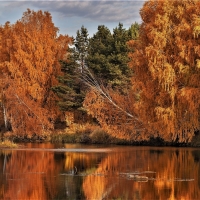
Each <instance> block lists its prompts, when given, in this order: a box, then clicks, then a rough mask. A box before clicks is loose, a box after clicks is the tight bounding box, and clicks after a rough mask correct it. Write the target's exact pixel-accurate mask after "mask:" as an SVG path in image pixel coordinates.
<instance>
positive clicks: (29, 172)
mask: <svg viewBox="0 0 200 200" xmlns="http://www.w3.org/2000/svg"><path fill="white" fill-rule="evenodd" d="M0 199H10V200H15V199H19V200H27V199H31V200H32V199H33V200H39V199H41V200H45V199H70V200H76V199H81V200H82V199H83V200H84V199H89V200H99V199H105V200H106V199H109V200H110V199H113V200H114V199H117V200H120V199H121V200H124V199H125V200H126V199H127V200H129V199H130V200H131V199H140V200H143V199H145V200H151V199H152V200H154V199H155V200H157V199H159V200H160V199H161V200H162V199H163V200H167V199H170V200H172V199H177V200H179V199H182V200H183V199H185V200H195V199H200V149H194V148H169V147H165V148H163V147H162V148H161V147H130V146H129V147H127V146H97V145H77V144H76V145H75V144H60V145H58V144H57V145H53V144H26V145H25V146H23V147H22V148H21V149H17V150H8V149H4V150H0Z"/></svg>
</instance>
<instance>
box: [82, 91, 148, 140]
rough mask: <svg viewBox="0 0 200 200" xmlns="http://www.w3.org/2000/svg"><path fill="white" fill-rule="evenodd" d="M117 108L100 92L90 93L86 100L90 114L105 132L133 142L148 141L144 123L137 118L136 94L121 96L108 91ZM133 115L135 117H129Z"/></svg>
mask: <svg viewBox="0 0 200 200" xmlns="http://www.w3.org/2000/svg"><path fill="white" fill-rule="evenodd" d="M107 93H108V94H109V96H110V97H111V99H112V101H113V102H114V103H115V104H116V105H117V106H120V107H116V106H114V105H113V103H111V102H110V101H109V100H108V99H106V98H104V97H103V96H102V95H100V94H99V93H98V92H95V91H93V90H91V91H89V92H88V93H87V95H86V97H85V100H84V106H85V108H87V110H88V113H89V114H90V115H92V116H93V117H95V118H96V119H97V120H98V121H99V123H100V125H101V126H102V127H103V129H104V130H105V131H107V132H108V133H109V134H110V135H112V136H114V137H117V138H121V139H123V138H126V139H129V140H132V141H140V140H143V139H147V138H146V136H145V130H144V128H143V125H142V123H141V122H140V121H139V119H138V118H137V116H136V111H137V106H135V107H133V106H132V104H133V102H134V101H135V98H136V96H135V94H133V93H131V92H130V93H129V94H128V95H120V94H119V93H118V92H117V91H113V90H111V89H109V90H107ZM128 113H131V114H132V115H133V116H129V115H128Z"/></svg>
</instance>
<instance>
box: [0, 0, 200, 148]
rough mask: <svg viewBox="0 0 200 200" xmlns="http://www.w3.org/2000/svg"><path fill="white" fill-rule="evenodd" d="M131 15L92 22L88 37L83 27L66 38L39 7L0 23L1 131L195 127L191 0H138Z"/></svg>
mask: <svg viewBox="0 0 200 200" xmlns="http://www.w3.org/2000/svg"><path fill="white" fill-rule="evenodd" d="M140 15H141V18H142V23H141V24H138V23H136V22H133V24H132V25H131V27H129V28H128V29H125V28H124V27H123V23H121V22H120V23H119V24H118V25H117V26H116V28H114V29H113V30H112V31H111V30H109V29H108V28H107V27H106V26H105V25H99V26H98V27H97V32H96V33H95V34H94V35H93V36H92V37H89V33H88V30H87V28H86V27H84V26H82V27H80V30H77V34H76V37H70V36H69V35H67V33H66V35H61V34H58V32H59V29H58V28H57V27H56V26H55V25H54V23H53V21H52V16H51V14H50V13H49V12H48V11H42V10H39V11H33V10H30V9H27V11H25V12H24V13H23V15H22V18H21V19H19V20H18V21H16V23H14V24H11V23H10V22H6V23H5V24H4V25H1V26H0V70H1V72H0V81H1V83H0V89H1V90H0V93H1V95H0V104H1V110H0V128H1V132H2V135H6V134H7V135H12V136H17V137H18V136H19V137H20V138H23V137H26V138H27V137H33V136H34V137H40V136H41V135H45V134H51V133H57V134H59V133H60V132H63V133H65V134H71V132H72V131H73V130H74V129H75V128H78V129H79V134H82V132H81V131H80V129H81V127H83V126H84V127H90V128H91V127H93V126H95V127H96V130H102V134H104V133H107V134H108V135H109V136H111V137H113V138H117V139H121V140H126V141H133V142H142V141H150V140H151V139H152V138H159V139H161V140H162V141H165V142H169V143H185V144H188V143H190V142H191V141H192V140H193V138H194V137H196V136H199V135H200V1H197V0H185V1H181V0H174V1H168V0H167V1H154V0H148V1H146V2H145V3H144V5H143V7H142V8H141V9H140ZM75 125H76V127H75ZM72 129H73V130H72ZM84 131H85V132H87V131H88V128H85V129H84ZM99 132H100V134H101V131H99ZM97 142H98V139H97Z"/></svg>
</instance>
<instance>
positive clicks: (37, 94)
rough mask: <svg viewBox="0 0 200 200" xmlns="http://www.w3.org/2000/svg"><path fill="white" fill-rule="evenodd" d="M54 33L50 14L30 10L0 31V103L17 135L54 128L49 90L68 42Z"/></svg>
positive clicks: (51, 94) (56, 115)
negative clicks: (0, 102)
mask: <svg viewBox="0 0 200 200" xmlns="http://www.w3.org/2000/svg"><path fill="white" fill-rule="evenodd" d="M57 33H58V28H57V27H55V26H54V24H53V22H52V18H51V15H50V13H49V12H42V11H38V12H35V11H31V10H30V9H28V10H27V11H26V12H24V14H23V16H22V18H21V19H20V20H18V21H17V22H16V23H15V24H10V23H8V22H7V23H6V24H5V25H4V26H1V28H0V36H1V37H0V43H1V53H0V68H1V71H2V75H1V80H2V82H3V85H2V102H3V106H4V108H5V110H4V111H5V118H6V121H9V123H10V124H11V127H12V130H13V132H15V133H17V134H20V133H21V134H22V133H24V134H29V133H30V132H31V133H33V132H35V133H38V132H41V130H46V129H49V128H53V124H54V121H55V119H56V118H57V117H58V111H57V109H56V106H55V100H56V96H55V95H54V94H53V92H52V91H51V87H52V86H54V85H56V84H57V80H56V77H57V76H58V75H59V74H60V73H61V69H60V64H59V62H58V61H59V59H64V57H65V55H66V53H67V52H66V50H67V49H68V44H69V42H70V41H71V39H70V38H69V37H68V36H62V35H60V36H59V37H58V35H57ZM13 108H15V109H13Z"/></svg>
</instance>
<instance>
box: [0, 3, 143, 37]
mask: <svg viewBox="0 0 200 200" xmlns="http://www.w3.org/2000/svg"><path fill="white" fill-rule="evenodd" d="M143 3H144V1H134V0H132V1H126V0H110V1H106V0H101V1H100V0H98V1H97V0H92V1H91V0H78V1H74V0H65V1H60V0H54V1H49V0H46V1H12V2H11V1H1V0H0V24H4V23H5V22H6V21H10V22H11V23H15V22H16V21H17V20H18V19H20V18H21V17H22V14H23V12H25V11H26V9H27V8H30V9H31V10H35V11H37V10H43V11H49V12H50V13H51V15H52V17H53V21H54V23H55V25H56V26H58V27H59V28H60V32H61V33H62V34H63V33H68V34H69V35H75V34H76V31H77V30H78V29H80V27H81V26H82V25H84V26H85V27H86V28H89V29H90V30H91V32H94V31H95V29H96V28H97V26H98V25H106V26H107V27H109V28H110V30H112V28H115V27H116V26H117V25H118V23H119V22H121V23H123V24H124V25H126V26H127V27H130V25H131V24H132V23H134V22H135V21H136V22H139V23H140V22H141V18H140V15H139V10H140V9H141V8H142V5H143ZM90 30H89V31H90Z"/></svg>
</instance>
